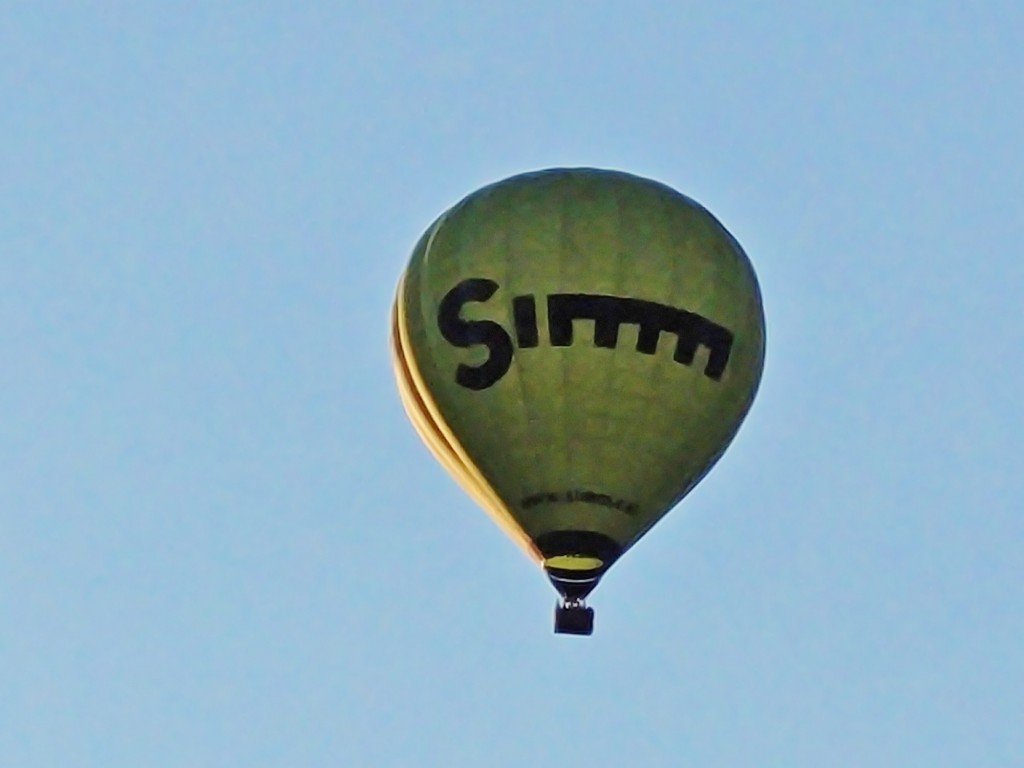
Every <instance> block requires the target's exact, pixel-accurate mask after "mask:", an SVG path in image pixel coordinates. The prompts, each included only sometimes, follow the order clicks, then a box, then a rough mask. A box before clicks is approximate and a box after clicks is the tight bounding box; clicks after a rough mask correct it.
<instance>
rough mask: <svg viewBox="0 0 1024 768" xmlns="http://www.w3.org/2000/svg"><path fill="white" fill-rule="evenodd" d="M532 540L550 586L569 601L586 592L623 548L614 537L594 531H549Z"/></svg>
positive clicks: (589, 591)
mask: <svg viewBox="0 0 1024 768" xmlns="http://www.w3.org/2000/svg"><path fill="white" fill-rule="evenodd" d="M534 543H535V544H536V545H537V548H538V549H539V550H540V551H541V553H542V554H543V555H544V570H545V571H546V572H547V575H548V578H549V579H550V580H551V584H552V586H554V588H555V589H556V590H557V591H558V593H559V594H560V595H561V596H562V597H563V598H564V599H565V600H568V601H576V600H582V599H583V598H585V597H586V596H587V595H589V594H590V593H591V592H592V591H593V589H594V588H595V587H596V586H597V583H598V582H599V581H600V580H601V577H602V576H603V575H604V573H605V571H607V570H608V568H609V567H611V564H612V563H613V562H614V561H615V559H616V558H617V557H618V556H619V554H620V553H621V551H622V548H621V547H620V546H619V545H618V544H617V543H616V542H615V541H614V540H612V539H611V538H609V537H608V536H605V535H604V534H601V533H597V532H595V531H551V532H549V533H546V534H543V535H541V536H538V537H537V538H536V539H535V540H534Z"/></svg>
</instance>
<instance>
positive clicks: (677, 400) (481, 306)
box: [392, 169, 765, 599]
mask: <svg viewBox="0 0 1024 768" xmlns="http://www.w3.org/2000/svg"><path fill="white" fill-rule="evenodd" d="M392 339H393V351H394V356H395V364H396V371H397V375H398V378H399V383H400V389H401V390H402V393H403V401H404V403H405V405H406V408H407V410H408V411H409V413H410V416H411V417H412V418H413V421H414V423H416V425H417V428H418V429H419V431H420V433H421V435H423V437H424V439H425V440H426V441H427V443H428V445H430V446H431V448H432V449H433V450H434V452H435V454H436V455H437V456H438V458H440V459H441V460H442V462H443V463H444V464H445V465H446V466H447V467H448V468H449V469H450V470H451V471H452V472H453V474H455V475H456V477H457V478H459V479H460V480H461V481H462V482H463V484H464V485H465V486H466V487H467V488H468V490H470V492H471V493H472V494H473V495H474V497H476V498H477V499H478V500H479V501H480V503H481V504H483V505H484V506H485V507H486V508H487V509H488V511H490V512H491V513H492V514H493V515H494V516H495V518H496V519H498V521H499V522H500V523H502V524H503V525H504V527H505V528H506V530H507V531H509V532H510V533H511V534H512V535H513V536H515V537H517V538H518V539H519V541H520V543H522V544H523V546H524V547H525V548H526V549H527V551H529V552H530V553H531V554H533V555H535V556H536V557H537V558H538V559H539V560H541V561H542V562H543V563H544V565H545V567H546V569H547V571H548V573H549V575H550V576H551V577H552V580H553V582H554V583H555V586H556V587H557V588H558V589H559V591H560V592H562V594H563V595H564V596H566V597H567V598H570V599H577V598H582V597H583V596H585V595H586V593H587V592H589V591H590V590H591V589H592V588H593V586H594V585H595V584H596V583H597V580H598V579H599V578H600V576H601V575H602V574H603V573H604V572H605V571H606V570H607V568H608V567H609V566H610V565H611V564H612V563H613V562H614V561H615V560H616V559H617V558H618V557H619V556H620V555H621V553H622V552H624V551H625V550H626V549H628V548H629V547H630V546H631V545H632V544H633V543H635V542H636V541H637V540H638V539H639V538H640V537H641V536H642V535H643V534H644V533H645V532H646V531H647V530H648V529H650V528H651V526H652V525H654V524H655V523H656V522H657V521H658V520H659V519H660V518H661V517H662V516H663V515H665V514H666V512H668V511H669V510H670V509H671V508H672V507H673V506H674V505H675V504H676V503H677V502H679V500H680V499H682V498H683V496H685V495H686V494H687V493H688V492H689V491H690V490H691V489H692V488H693V487H694V485H695V484H696V483H697V482H698V481H699V480H700V479H701V478H702V477H703V476H704V474H705V473H706V472H707V471H708V470H709V469H710V468H711V466H712V465H713V464H714V463H715V461H716V460H717V459H718V458H719V456H721V454H722V452H723V451H724V450H725V448H726V447H727V445H728V444H729V442H730V441H731V440H732V438H733V436H734V435H735V433H736V430H737V429H738V428H739V425H740V423H741V421H742V420H743V418H744V416H745V415H746V413H747V411H748V409H749V408H750V405H751V402H752V401H753V398H754V394H755V392H756V390H757V386H758V382H759V380H760V376H761V369H762V365H763V360H764V348H765V332H764V315H763V311H762V306H761V296H760V292H759V289H758V285H757V279H756V277H755V275H754V271H753V268H752V267H751V264H750V262H749V260H748V259H747V257H746V255H745V254H744V253H743V250H742V249H741V248H740V246H739V244H738V243H737V242H736V240H735V239H733V237H732V236H731V235H730V234H729V233H728V232H727V231H726V230H725V228H724V227H723V226H722V225H721V224H720V223H719V222H718V221H717V220H716V219H715V218H714V217H713V216H712V215H711V214H710V213H708V211H706V210H705V209H704V208H702V207H701V206H700V205H698V204H697V203H695V202H694V201H693V200H690V199H689V198H687V197H685V196H683V195H681V194H679V193H678V192H676V191H674V190H672V189H670V188H669V187H666V186H664V185H662V184H660V183H657V182H654V181H650V180H647V179H642V178H639V177H636V176H632V175H628V174H625V173H619V172H612V171H603V170H594V169H555V170H547V171H540V172H536V173H529V174H524V175H521V176H516V177H513V178H511V179H507V180H505V181H501V182H498V183H496V184H493V185H491V186H488V187H486V188H484V189H481V190H479V191H478V192H475V193H473V194H471V195H470V196H468V197H467V198H465V199H464V200H462V201H461V202H460V203H458V204H457V205H456V206H454V207H453V208H451V209H450V210H449V211H447V212H446V213H444V214H443V215H442V216H441V217H440V218H439V219H438V220H437V221H436V222H435V223H434V224H433V225H432V226H431V227H430V229H429V230H428V231H427V232H426V233H425V234H424V236H423V237H422V239H421V240H420V241H419V243H418V244H417V245H416V248H415V250H414V252H413V254H412V257H411V259H410V262H409V265H408V268H407V270H406V273H405V275H404V276H403V279H402V282H401V284H400V286H399V292H398V296H397V298H396V309H395V319H394V327H393V329H392Z"/></svg>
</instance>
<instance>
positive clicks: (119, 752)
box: [0, 0, 1024, 768]
mask: <svg viewBox="0 0 1024 768" xmlns="http://www.w3.org/2000/svg"><path fill="white" fill-rule="evenodd" d="M292 5H295V6H298V7H297V8H293V7H290V6H292ZM869 6H870V7H869ZM1022 137H1024V6H1022V5H1021V4H1019V3H1016V2H1010V1H1009V0H1006V1H1005V2H980V3H967V2H939V1H936V2H910V1H908V2H902V3H885V4H883V3H873V4H869V3H865V2H838V1H837V2H826V3H812V2H789V3H769V4H765V3H761V2H722V3H702V4H699V5H698V4H692V3H684V2H673V3H669V2H659V3H645V2H628V3H627V2H621V3H612V2H604V1H601V0H594V1H593V2H587V3H558V2H556V3H552V2H539V1H537V0H519V1H518V2H516V3H488V2H473V3H469V2H450V3H430V2H378V1H377V0H373V1H370V0H367V1H365V2H356V1H354V0H346V1H345V2H337V3H326V2H325V3H304V4H284V3H263V2H253V1H252V0H248V1H247V2H222V3H186V2H182V3H144V2H138V3H114V2H111V3H105V4H100V3H95V4H88V3H47V2H40V3H10V4H8V5H6V6H5V8H4V10H3V11H2V12H0V354H2V366H0V765H3V766H4V767H5V768H46V767H49V766H68V767H71V766H104V768H109V767H110V766H127V767H131V768H138V767H140V766H142V767H145V768H172V767H173V768H197V767H205V766H209V767H210V768H223V767H224V766H253V767H261V766H280V767H282V768H284V767H286V766H287V767H288V768H294V767H295V766H368V767H372V768H387V767H390V766H394V767H395V768H408V767H409V766H451V767H452V768H459V767H461V766H472V767H474V768H476V767H477V766H498V767H503V766H522V765H530V766H559V767H562V768H564V767H565V766H569V765H587V766H621V765H637V766H654V767H659V766H667V767H668V766H673V767H674V766H688V765H694V766H702V768H714V767H717V766H723V767H724V766H779V767H785V768H804V767H807V768H823V767H825V766H827V767H828V768H837V767H843V766H850V767H851V768H862V767H863V766H869V765H870V766H899V767H901V768H902V767H903V766H929V767H930V768H933V767H934V766H957V767H961V766H972V768H973V767H974V766H979V767H983V768H987V767H992V768H996V767H1002V766H1007V767H1010V766H1020V765H1024V728H1022V726H1021V724H1022V723H1024V651H1022V640H1024V588H1022V576H1024V566H1022V546H1024V522H1022V517H1021V506H1022V502H1024V471H1022V468H1021V457H1022V455H1024V440H1022V433H1024V414H1022V406H1021V401H1020V390H1021V386H1022V384H1024V362H1022V350H1024V310H1022V305H1021V296H1022V288H1024V257H1022V253H1021V251H1022V240H1024V217H1022V215H1021V204H1022V200H1024V157H1022ZM555 165H594V166H600V167H610V168H616V169H621V170H626V171H630V172H633V173H637V174H640V175H645V176H650V177H653V178H656V179H659V180H661V181H664V182H666V183H668V184H670V185H672V186H674V187H676V188H677V189H679V190H680V191H682V192H684V193H685V194H687V195H690V196H692V197H694V198H696V199H697V200H699V201H701V202H702V203H703V204H704V205H706V206H707V207H708V208H710V209H711V210H712V211H713V212H714V213H715V214H716V215H717V216H718V217H719V218H720V219H721V220H722V221H723V223H724V224H725V225H726V226H727V227H729V229H730V230H731V231H732V232H733V233H734V234H735V235H736V237H737V238H738V239H739V241H740V242H741V243H742V244H743V245H744V247H745V249H746V250H747V252H748V254H749V255H750V257H751V259H752V261H753V263H754V265H755V267H756V269H757V271H758V274H759V277H760V280H761V287H762V291H763V294H764V301H765V309H766V314H767V321H768V333H769V339H768V355H767V364H766V368H765V375H764V379H763V383H762V387H761V391H760V395H759V397H758V400H757V402H756V403H755V405H754V408H753V410H752V412H751V414H750V416H749V418H748V420H747V422H746V424H745V426H744V427H743V429H742V430H741V432H740V435H739V437H738V439H737V440H736V442H735V443H734V444H733V446H732V448H731V449H730V451H729V452H728V454H727V455H726V457H725V458H724V459H723V461H722V462H721V463H720V464H719V465H718V466H717V467H716V468H715V469H714V471H713V472H712V473H711V474H710V475H709V476H708V477H707V478H706V480H705V481H704V482H703V483H702V484H701V486H700V487H699V488H698V489H697V490H696V491H695V492H694V493H692V494H691V496H690V497H689V498H688V499H687V500H686V501H685V502H684V503H683V504H682V505H681V506H680V507H679V508H678V509H676V510H675V511H674V512H673V513H672V514H670V515H669V516H668V517H667V518H666V519H665V520H663V521H662V523H661V524H660V525H659V526H658V527H657V528H655V529H654V530H653V531H652V533H651V534H650V535H649V536H648V537H646V538H645V539H644V540H643V541H641V542H640V544H638V545H637V546H636V547H635V548H634V549H633V550H631V551H630V552H629V553H628V555H627V556H626V557H625V558H624V559H623V560H622V561H620V562H619V563H618V564H617V565H616V566H615V567H614V569H612V571H611V572H610V573H609V575H608V576H607V577H606V578H605V580H604V582H603V583H602V585H601V587H600V588H599V589H598V590H597V591H596V592H595V593H594V595H593V598H592V601H591V603H592V604H593V605H594V606H595V607H596V609H597V628H596V633H595V635H594V636H593V637H591V638H589V639H587V638H576V637H565V636H555V635H553V634H552V631H551V610H552V607H553V605H554V602H555V594H554V591H553V590H552V589H551V587H550V586H549V585H548V584H547V582H546V580H545V578H544V577H543V575H542V574H541V573H540V572H539V571H538V570H536V569H535V568H534V567H533V566H532V565H531V564H530V562H529V561H527V560H526V559H525V558H524V557H523V556H522V554H521V553H520V552H519V550H517V549H516V547H514V546H513V545H512V544H511V543H510V542H508V541H507V540H505V539H504V538H503V536H502V534H501V533H500V532H499V530H498V529H497V527H496V526H494V525H493V524H492V523H491V521H490V520H489V519H488V518H487V517H486V516H485V515H484V514H483V513H482V512H481V511H479V510H478V509H476V508H475V507H474V506H473V504H472V502H471V501H470V500H469V499H468V498H467V497H466V496H465V495H464V494H463V493H462V491H461V490H460V489H459V488H458V487H457V486H456V485H455V483H454V482H452V481H451V480H449V479H448V478H447V476H446V475H445V474H444V473H443V471H442V470H441V468H440V467H439V466H438V465H437V464H436V463H435V462H434V460H433V459H432V458H431V457H430V455H429V454H428V453H427V451H426V449H425V448H424V447H423V446H422V445H421V444H420V443H419V441H418V439H417V437H416V436H415V434H414V433H413V431H412V429H411V427H410V426H409V424H408V423H407V421H406V419H405V416H404V414H403V413H402V410H401V407H400V405H399V403H398V399H397V396H396V394H395V389H394V386H393V382H392V374H391V369H390V362H389V358H388V351H387V334H388V320H389V317H388V314H389V309H390V302H391V298H392V293H393V290H394V286H395V282H396V280H397V278H398V276H399V274H400V272H401V270H402V269H403V267H404V264H405V260H406V258H407V257H408V254H409V252H410V250H411V248H412V245H413V244H414V242H415V240H416V239H417V237H418V236H419V234H420V233H421V232H422V230H423V229H424V228H425V227H426V226H427V225H428V224H429V223H430V222H431V221H432V220H433V218H434V217H435V216H436V215H437V214H439V213H440V212H441V211H442V210H443V209H444V208H446V207H448V206H449V205H451V204H453V203H454V202H456V201H457V200H458V199H459V198H461V197H462V196H463V195H465V194H467V193H469V192H470V191H472V190H474V189H475V188H477V187H479V186H481V185H483V184H486V183H488V182H491V181H495V180H497V179H500V178H503V177H505V176H508V175H511V174H513V173H518V172H521V171H527V170H533V169H538V168H543V167H549V166H555Z"/></svg>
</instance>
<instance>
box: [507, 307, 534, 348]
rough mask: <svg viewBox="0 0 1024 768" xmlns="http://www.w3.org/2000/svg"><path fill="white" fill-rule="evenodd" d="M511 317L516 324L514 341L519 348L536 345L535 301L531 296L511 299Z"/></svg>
mask: <svg viewBox="0 0 1024 768" xmlns="http://www.w3.org/2000/svg"><path fill="white" fill-rule="evenodd" d="M512 317H513V319H514V320H515V324H516V341H517V342H519V348H520V349H528V348H530V347H536V346H537V302H536V301H534V299H533V296H530V295H529V294H527V295H526V296H516V297H515V298H514V299H512Z"/></svg>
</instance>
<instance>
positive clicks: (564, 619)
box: [555, 600, 594, 635]
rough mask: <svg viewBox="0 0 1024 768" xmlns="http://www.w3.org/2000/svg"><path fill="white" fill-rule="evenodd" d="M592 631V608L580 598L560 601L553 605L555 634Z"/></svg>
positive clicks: (586, 633)
mask: <svg viewBox="0 0 1024 768" xmlns="http://www.w3.org/2000/svg"><path fill="white" fill-rule="evenodd" d="M593 632H594V609H593V608H587V606H586V605H585V604H584V603H583V601H582V600H574V601H566V602H560V603H559V604H558V605H556V606H555V634H556V635H590V634H593Z"/></svg>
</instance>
